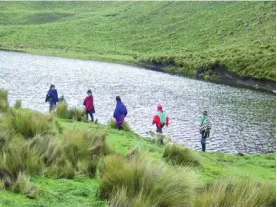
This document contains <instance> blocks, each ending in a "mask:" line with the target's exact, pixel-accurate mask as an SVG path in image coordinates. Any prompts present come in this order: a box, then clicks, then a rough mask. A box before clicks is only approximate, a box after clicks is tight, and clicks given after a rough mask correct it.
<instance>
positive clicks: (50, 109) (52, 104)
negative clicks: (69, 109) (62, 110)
mask: <svg viewBox="0 0 277 207" xmlns="http://www.w3.org/2000/svg"><path fill="white" fill-rule="evenodd" d="M55 108H56V103H54V102H51V101H50V102H49V112H51V111H53V110H54V109H55Z"/></svg>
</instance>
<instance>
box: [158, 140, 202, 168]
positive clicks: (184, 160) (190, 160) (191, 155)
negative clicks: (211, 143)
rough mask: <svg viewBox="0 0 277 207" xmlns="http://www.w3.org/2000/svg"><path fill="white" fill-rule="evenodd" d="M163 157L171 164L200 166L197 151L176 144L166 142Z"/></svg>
mask: <svg viewBox="0 0 277 207" xmlns="http://www.w3.org/2000/svg"><path fill="white" fill-rule="evenodd" d="M163 158H165V159H166V161H168V162H171V163H172V164H177V165H189V166H200V161H199V155H198V154H197V152H195V151H193V150H190V149H188V148H185V147H182V146H179V145H176V144H168V145H167V146H166V148H165V150H164V153H163Z"/></svg>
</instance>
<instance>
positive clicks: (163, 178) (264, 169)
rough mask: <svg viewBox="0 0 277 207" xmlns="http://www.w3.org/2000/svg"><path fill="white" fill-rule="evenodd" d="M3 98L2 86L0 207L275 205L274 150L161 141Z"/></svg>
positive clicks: (0, 103)
mask: <svg viewBox="0 0 277 207" xmlns="http://www.w3.org/2000/svg"><path fill="white" fill-rule="evenodd" d="M7 98H8V93H7V91H5V90H3V89H0V143H1V145H0V206H19V205H20V206H67V207H70V206H72V207H73V206H99V207H104V206H105V207H106V206H113V207H114V206H120V207H130V206H133V207H140V206H145V207H154V206H164V207H178V206H180V207H181V206H192V207H194V206H195V207H201V206H203V207H205V206H226V207H227V206H230V207H231V206H238V205H239V206H243V207H252V206H268V207H271V206H272V207H273V206H275V205H276V189H275V179H276V175H275V173H276V163H275V161H276V154H275V153H273V154H265V155H244V156H242V155H236V154H224V153H201V152H197V151H194V150H191V149H187V148H185V147H183V146H179V145H176V144H173V143H167V144H166V145H165V146H163V145H159V144H157V143H156V142H155V141H154V140H151V139H148V138H143V137H140V136H138V135H136V134H135V133H133V132H128V131H119V130H116V129H113V128H112V127H111V126H109V127H107V126H103V125H100V124H97V123H87V122H83V121H82V120H80V121H76V119H75V118H74V116H73V117H71V118H72V119H61V118H57V117H56V116H57V114H58V113H52V114H50V115H47V114H41V113H39V112H35V111H31V110H28V109H22V108H21V107H20V104H19V103H18V104H16V105H15V106H14V107H10V106H9V103H8V101H7V100H8V99H7ZM61 108H63V109H64V106H63V107H61ZM67 110H68V109H67ZM76 110H77V109H76ZM64 111H65V110H64ZM61 114H67V113H60V115H61ZM67 118H68V117H67ZM74 119H75V120H74ZM129 130H130V129H129Z"/></svg>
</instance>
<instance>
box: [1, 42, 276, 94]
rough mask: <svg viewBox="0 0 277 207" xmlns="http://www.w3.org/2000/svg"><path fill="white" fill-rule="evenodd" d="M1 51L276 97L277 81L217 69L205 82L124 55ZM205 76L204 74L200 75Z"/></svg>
mask: <svg viewBox="0 0 277 207" xmlns="http://www.w3.org/2000/svg"><path fill="white" fill-rule="evenodd" d="M0 51H7V52H19V53H26V54H32V55H42V56H52V57H63V58H71V59H78V60H90V61H99V62H106V63H113V64H123V65H128V66H134V67H138V68H143V69H146V70H152V71H156V72H162V73H166V74H170V75H176V76H178V77H184V78H190V79H193V80H200V81H205V82H210V83H215V84H220V85H227V86H231V87H235V88H245V89H250V90H254V91H259V92H265V93H270V94H272V95H276V81H272V80H260V79H258V78H254V77H241V76H238V75H236V74H234V73H232V72H229V71H227V70H225V69H221V68H215V69H214V70H213V71H214V72H217V73H218V74H219V78H218V79H216V80H205V79H202V78H197V75H196V74H195V76H194V77H193V76H184V75H180V74H178V73H172V72H170V71H168V70H166V69H165V67H164V66H160V65H155V64H145V63H137V62H136V61H135V59H134V58H133V57H131V56H123V55H109V54H106V55H105V54H97V53H95V54H88V53H76V52H73V53H67V51H59V50H55V49H46V50H44V51H42V50H39V49H28V48H1V47H0ZM200 75H203V74H200Z"/></svg>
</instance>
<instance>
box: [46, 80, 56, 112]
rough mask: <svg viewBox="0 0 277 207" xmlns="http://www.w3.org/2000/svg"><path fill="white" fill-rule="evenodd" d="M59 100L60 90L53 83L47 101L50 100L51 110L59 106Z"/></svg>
mask: <svg viewBox="0 0 277 207" xmlns="http://www.w3.org/2000/svg"><path fill="white" fill-rule="evenodd" d="M58 101H59V98H58V92H57V90H56V88H55V85H53V84H51V85H50V89H49V91H48V92H47V95H46V98H45V103H46V102H49V112H51V111H53V110H54V109H55V108H56V107H57V102H58Z"/></svg>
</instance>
